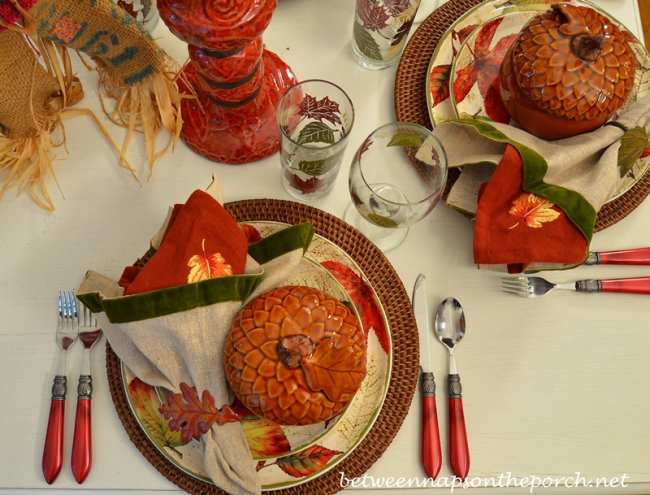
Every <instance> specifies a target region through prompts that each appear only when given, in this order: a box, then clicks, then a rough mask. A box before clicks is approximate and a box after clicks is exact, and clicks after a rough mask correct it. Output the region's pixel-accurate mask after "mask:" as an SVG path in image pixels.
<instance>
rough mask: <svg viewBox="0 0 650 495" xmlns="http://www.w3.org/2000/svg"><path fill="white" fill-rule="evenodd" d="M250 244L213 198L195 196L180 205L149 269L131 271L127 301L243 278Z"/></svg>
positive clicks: (126, 277) (128, 271)
mask: <svg viewBox="0 0 650 495" xmlns="http://www.w3.org/2000/svg"><path fill="white" fill-rule="evenodd" d="M247 253H248V242H247V239H246V235H245V234H244V232H243V231H242V230H241V229H240V228H239V225H237V222H236V221H235V219H234V218H233V217H232V216H231V215H230V213H228V212H227V211H226V210H225V209H224V208H223V206H221V205H220V204H219V202H218V201H216V200H215V199H214V198H213V197H212V196H211V195H210V194H208V193H205V192H203V191H200V190H197V191H195V192H194V193H193V194H192V195H191V196H190V198H189V199H188V200H187V203H185V204H184V205H176V206H174V209H173V211H172V214H171V216H170V220H169V224H168V225H167V228H166V230H165V233H164V235H163V238H162V241H161V244H160V247H159V248H158V250H157V251H156V252H155V254H154V255H153V256H152V257H151V259H150V260H149V261H148V262H147V264H146V265H145V266H144V268H137V267H133V266H130V267H126V268H125V269H124V272H123V274H122V277H121V278H120V281H119V284H120V285H121V286H122V287H124V289H125V291H124V295H131V294H140V293H143V292H151V291H154V290H158V289H165V288H168V287H175V286H178V285H184V284H188V283H192V282H198V281H199V280H204V279H207V278H214V277H217V276H221V275H239V274H242V273H244V268H245V265H246V256H247Z"/></svg>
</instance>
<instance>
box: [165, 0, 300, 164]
mask: <svg viewBox="0 0 650 495" xmlns="http://www.w3.org/2000/svg"><path fill="white" fill-rule="evenodd" d="M276 5H277V0H183V1H180V0H158V9H159V11H160V17H161V18H162V19H163V21H164V22H165V24H167V27H169V29H170V30H171V31H172V33H173V34H174V35H175V36H177V37H178V38H180V39H182V40H183V41H185V42H187V43H188V44H189V52H190V60H191V63H190V64H188V65H187V66H186V68H185V69H184V73H185V76H186V77H187V80H188V81H189V83H190V84H191V85H192V87H193V89H194V91H195V93H196V94H197V95H198V101H196V100H192V99H184V100H183V102H182V105H183V107H182V112H183V121H184V123H183V130H182V134H181V136H182V138H183V139H184V140H185V142H186V143H187V144H188V146H189V147H190V148H192V149H193V150H194V151H196V152H197V153H199V154H201V155H203V156H205V157H206V158H209V159H210V160H214V161H218V162H224V163H232V164H240V163H247V162H252V161H255V160H259V159H261V158H264V157H265V156H268V155H270V154H272V153H275V152H276V151H278V149H279V148H280V131H279V129H278V125H277V122H276V118H275V110H276V107H277V104H278V100H279V99H280V97H281V96H282V95H283V94H284V92H285V91H286V90H287V89H288V88H289V87H291V86H293V85H294V84H295V83H296V78H295V76H294V75H293V72H292V71H291V69H290V68H289V67H288V66H287V65H286V64H285V63H284V62H282V60H280V58H279V57H278V56H277V55H275V54H274V53H272V52H269V51H268V50H265V49H264V47H263V44H262V37H261V34H262V33H263V32H264V30H265V29H266V27H267V26H268V25H269V22H270V21H271V15H272V14H273V11H274V10H275V7H276ZM182 90H183V91H184V92H190V88H182Z"/></svg>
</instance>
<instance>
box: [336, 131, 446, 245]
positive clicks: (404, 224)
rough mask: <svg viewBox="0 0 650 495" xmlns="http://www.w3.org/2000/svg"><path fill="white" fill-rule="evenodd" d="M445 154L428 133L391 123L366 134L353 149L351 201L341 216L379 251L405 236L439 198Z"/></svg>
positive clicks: (444, 175) (444, 166) (443, 174)
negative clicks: (355, 149)
mask: <svg viewBox="0 0 650 495" xmlns="http://www.w3.org/2000/svg"><path fill="white" fill-rule="evenodd" d="M446 180H447V155H446V154H445V149H444V148H443V146H442V144H441V143H440V141H439V140H438V138H436V137H435V136H434V135H433V134H432V133H431V131H429V130H428V129H426V128H424V127H422V126H419V125H417V124H412V123H407V122H394V123H390V124H385V125H383V126H381V127H379V128H378V129H376V130H375V131H374V132H372V134H370V135H369V136H368V137H367V138H366V140H365V141H364V142H363V143H362V144H361V146H360V147H359V149H358V150H357V152H356V154H355V156H354V159H353V161H352V166H351V167H350V176H349V181H348V185H349V188H350V196H351V197H352V204H351V205H350V206H349V207H348V209H347V210H346V212H345V215H344V217H343V218H344V219H345V221H346V222H348V223H349V224H350V225H352V226H354V227H356V228H357V229H359V230H360V231H361V232H362V233H363V234H364V235H365V236H366V237H368V239H370V240H371V241H372V242H374V243H375V244H376V245H377V246H378V247H379V248H380V249H381V250H382V251H384V252H386V251H390V250H391V249H394V248H396V247H397V246H399V245H400V244H401V243H402V241H403V240H404V239H405V238H406V235H407V233H408V227H409V226H410V225H413V224H414V223H416V222H418V221H420V220H421V219H423V218H424V217H425V216H427V215H428V214H429V213H430V212H431V210H433V208H434V207H435V206H436V204H437V203H438V200H439V199H440V197H441V196H442V192H443V190H444V187H445V182H446Z"/></svg>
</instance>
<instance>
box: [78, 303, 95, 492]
mask: <svg viewBox="0 0 650 495" xmlns="http://www.w3.org/2000/svg"><path fill="white" fill-rule="evenodd" d="M79 305H80V306H81V309H82V311H81V314H82V316H81V317H80V320H81V321H80V330H81V331H80V333H79V339H80V340H81V342H82V343H83V345H84V357H83V362H82V364H81V374H80V375H79V385H78V386H77V416H76V418H75V424H74V439H73V440H72V474H74V477H75V479H76V480H77V482H78V483H79V484H81V483H83V482H84V480H85V479H86V476H88V473H89V472H90V468H91V466H92V431H91V414H90V400H91V399H92V392H93V379H92V376H91V374H90V350H91V349H92V347H93V346H94V345H95V344H96V343H97V341H98V340H99V339H100V338H101V336H102V330H101V328H99V327H98V326H97V318H95V315H94V314H93V313H92V312H91V311H90V309H88V308H87V307H85V306H84V305H83V304H81V303H80V304H79Z"/></svg>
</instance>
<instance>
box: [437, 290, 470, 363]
mask: <svg viewBox="0 0 650 495" xmlns="http://www.w3.org/2000/svg"><path fill="white" fill-rule="evenodd" d="M434 328H435V329H436V335H438V339H439V340H440V342H442V344H443V345H444V346H445V347H446V348H447V349H448V350H449V373H450V374H454V373H456V359H455V357H454V348H455V347H456V345H458V343H459V342H460V341H461V340H463V337H464V336H465V312H464V311H463V307H462V306H461V305H460V303H459V302H458V301H457V300H456V299H454V298H453V297H448V298H447V299H445V300H444V301H442V303H440V306H438V311H437V312H436V319H435V323H434Z"/></svg>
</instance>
